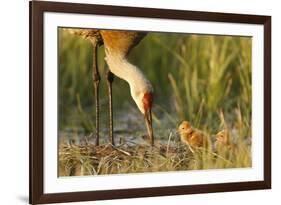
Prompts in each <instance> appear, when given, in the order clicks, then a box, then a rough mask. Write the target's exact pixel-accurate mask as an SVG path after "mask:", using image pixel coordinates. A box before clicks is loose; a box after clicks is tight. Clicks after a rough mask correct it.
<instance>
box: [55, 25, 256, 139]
mask: <svg viewBox="0 0 281 205" xmlns="http://www.w3.org/2000/svg"><path fill="white" fill-rule="evenodd" d="M251 47H252V40H251V38H250V37H232V36H211V35H193V34H192V35H191V34H174V33H149V34H148V35H147V36H146V37H145V38H144V39H143V40H142V41H141V43H139V45H138V46H137V47H135V48H134V49H133V50H132V51H131V53H130V55H129V61H130V62H131V63H132V64H134V65H136V66H138V67H139V68H140V69H141V70H142V71H143V72H144V73H145V75H146V76H147V78H148V79H149V80H150V81H151V83H152V85H153V87H154V92H155V97H154V107H153V117H154V118H153V120H154V125H153V126H154V130H155V136H156V139H157V138H158V139H163V140H167V138H168V135H169V133H170V132H171V131H174V130H175V129H176V128H177V126H178V125H179V123H180V122H181V121H182V120H188V121H190V122H191V124H192V125H194V126H195V127H197V128H199V129H201V130H204V131H205V132H207V133H209V134H214V133H217V132H218V131H219V130H221V129H225V128H228V129H231V130H232V132H233V133H234V134H233V135H235V136H236V137H237V138H239V139H246V140H250V138H251V95H252V92H251V55H252V51H251ZM58 49H59V131H60V136H61V137H67V138H69V137H73V136H75V137H77V136H78V138H79V136H80V137H81V136H85V135H87V136H91V134H92V133H93V131H94V129H95V121H94V119H95V106H94V87H93V81H92V46H91V43H90V42H88V41H87V40H84V39H81V38H79V37H77V36H73V35H71V34H69V33H68V32H67V31H66V30H65V29H59V48H58ZM98 68H99V71H100V74H101V77H102V80H101V83H100V106H101V114H100V117H101V132H102V133H103V135H105V136H106V135H108V134H107V133H108V117H109V116H108V101H107V87H106V79H105V73H106V71H107V69H108V67H107V65H106V63H105V61H104V48H103V46H101V47H100V48H99V51H98ZM113 104H114V128H115V133H116V135H122V136H124V135H129V136H131V137H133V138H137V137H138V136H140V135H143V134H145V125H144V121H143V117H142V115H141V113H140V112H139V111H138V109H137V107H136V105H135V103H134V101H133V99H132V97H131V96H130V91H129V85H128V84H127V83H126V82H125V81H123V80H120V79H118V78H117V77H116V78H115V79H114V83H113ZM92 137H94V136H92ZM90 138H91V137H90ZM101 138H105V137H103V136H102V137H101Z"/></svg>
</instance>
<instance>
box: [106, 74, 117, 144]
mask: <svg viewBox="0 0 281 205" xmlns="http://www.w3.org/2000/svg"><path fill="white" fill-rule="evenodd" d="M106 79H107V87H108V102H109V141H110V143H111V144H112V145H113V146H114V145H115V143H114V135H113V105H112V82H113V80H114V75H113V73H111V72H110V71H107V74H106Z"/></svg>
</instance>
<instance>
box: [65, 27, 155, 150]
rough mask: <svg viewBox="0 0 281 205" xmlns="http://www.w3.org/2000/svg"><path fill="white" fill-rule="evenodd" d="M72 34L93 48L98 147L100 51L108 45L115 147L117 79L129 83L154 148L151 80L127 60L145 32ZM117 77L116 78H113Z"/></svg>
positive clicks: (112, 138) (108, 82) (111, 135)
mask: <svg viewBox="0 0 281 205" xmlns="http://www.w3.org/2000/svg"><path fill="white" fill-rule="evenodd" d="M67 30H68V31H69V32H70V33H72V34H74V35H78V36H80V37H83V38H85V39H88V40H90V42H91V43H92V46H93V81H94V89H95V106H96V145H99V83H100V75H99V71H98V67H97V48H98V46H99V45H102V44H104V49H105V55H106V57H105V60H106V62H107V64H108V67H109V71H108V72H107V85H108V93H109V137H110V142H111V144H112V145H114V135H113V116H112V115H113V112H112V82H113V78H114V75H116V76H117V77H119V78H121V79H123V80H125V81H127V82H128V84H129V86H130V92H131V96H132V97H133V100H134V101H135V103H136V105H137V106H138V108H139V110H140V111H141V113H142V114H143V115H144V118H145V123H146V128H147V131H148V136H149V139H150V143H151V145H153V144H154V136H153V128H152V114H151V108H152V101H153V88H152V85H151V83H150V82H149V80H148V79H147V78H146V77H145V75H144V74H143V73H142V72H141V70H140V69H138V68H137V67H136V66H135V65H132V64H131V63H129V62H128V60H127V56H128V54H129V53H130V51H131V49H132V48H133V47H135V46H136V45H137V44H138V43H139V42H140V41H141V40H142V39H143V38H144V37H145V35H146V33H144V32H131V31H110V30H97V29H67ZM113 74H114V75H113Z"/></svg>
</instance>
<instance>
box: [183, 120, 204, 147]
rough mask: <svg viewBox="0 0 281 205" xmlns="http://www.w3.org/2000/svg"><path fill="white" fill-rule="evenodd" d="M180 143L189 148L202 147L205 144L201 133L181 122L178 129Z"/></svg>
mask: <svg viewBox="0 0 281 205" xmlns="http://www.w3.org/2000/svg"><path fill="white" fill-rule="evenodd" d="M178 133H179V134H180V138H181V142H182V143H184V144H186V145H188V146H191V147H202V146H203V145H204V143H206V139H205V137H204V134H203V132H201V131H200V130H197V129H195V128H193V127H192V126H191V124H190V123H189V122H188V121H183V122H182V123H181V124H180V126H179V128H178ZM204 141H205V142H204Z"/></svg>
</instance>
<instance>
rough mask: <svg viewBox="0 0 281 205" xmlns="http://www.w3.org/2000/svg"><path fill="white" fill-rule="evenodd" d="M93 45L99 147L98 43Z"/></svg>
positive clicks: (95, 41)
mask: <svg viewBox="0 0 281 205" xmlns="http://www.w3.org/2000/svg"><path fill="white" fill-rule="evenodd" d="M91 42H92V45H93V73H92V77H93V81H94V90H95V107H96V109H95V112H96V142H95V144H96V146H98V145H99V138H100V136H99V84H100V74H99V70H98V65H97V54H98V53H97V50H98V42H97V40H93V41H91Z"/></svg>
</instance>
